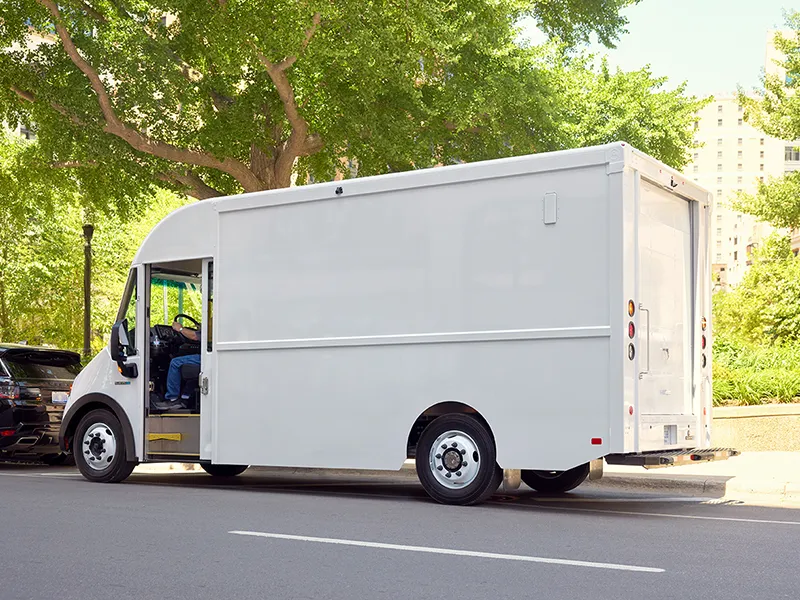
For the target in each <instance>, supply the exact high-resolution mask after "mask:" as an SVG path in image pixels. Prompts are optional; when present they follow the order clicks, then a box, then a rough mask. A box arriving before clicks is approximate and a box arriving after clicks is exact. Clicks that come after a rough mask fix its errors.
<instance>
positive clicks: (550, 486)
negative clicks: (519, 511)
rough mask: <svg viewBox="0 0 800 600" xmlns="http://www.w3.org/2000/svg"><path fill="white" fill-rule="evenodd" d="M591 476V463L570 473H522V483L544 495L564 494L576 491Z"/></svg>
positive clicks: (571, 470)
mask: <svg viewBox="0 0 800 600" xmlns="http://www.w3.org/2000/svg"><path fill="white" fill-rule="evenodd" d="M588 476H589V463H586V464H583V465H580V466H577V467H575V468H574V469H570V470H569V471H522V481H524V482H525V484H526V485H527V486H528V487H532V488H533V489H535V490H536V491H537V492H542V493H543V494H563V493H564V492H568V491H570V490H574V489H575V488H576V487H578V486H579V485H580V484H582V483H583V482H584V481H586V478H587V477H588Z"/></svg>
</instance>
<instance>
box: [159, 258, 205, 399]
mask: <svg viewBox="0 0 800 600" xmlns="http://www.w3.org/2000/svg"><path fill="white" fill-rule="evenodd" d="M193 263H196V264H193ZM200 269H201V263H200V261H186V262H185V263H182V264H180V265H176V264H174V263H171V264H169V265H164V266H161V265H154V266H153V267H152V268H151V270H150V348H149V373H150V380H149V388H150V389H149V391H150V412H151V413H163V412H165V411H167V410H169V411H170V412H175V411H179V412H188V413H191V414H198V413H199V411H200V389H199V383H198V381H199V375H200V359H199V356H200V344H201V340H200V329H201V326H200V320H201V315H202V294H201V283H202V276H201V273H200ZM175 324H177V325H175ZM174 325H175V326H174ZM180 357H196V361H193V362H189V363H187V364H183V365H181V366H180V367H179V368H178V372H179V374H180V390H179V396H178V400H179V402H178V407H177V408H175V407H174V406H172V405H171V403H169V402H167V401H166V396H167V381H168V376H169V369H170V364H171V363H172V361H173V360H175V359H176V358H180Z"/></svg>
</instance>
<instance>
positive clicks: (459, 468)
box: [428, 430, 481, 490]
mask: <svg viewBox="0 0 800 600" xmlns="http://www.w3.org/2000/svg"><path fill="white" fill-rule="evenodd" d="M480 458H481V457H480V452H478V445H477V444H476V443H475V440H473V439H472V437H471V436H469V435H467V434H466V433H464V432H463V431H455V430H452V431H446V432H445V433H443V434H442V435H440V436H439V437H438V438H436V442H434V444H433V446H432V448H431V452H430V455H429V456H428V464H429V466H430V469H431V473H433V476H434V478H435V479H436V481H437V482H438V483H440V484H441V485H443V486H444V487H446V488H449V489H451V490H452V489H459V488H463V487H466V486H468V485H469V484H470V483H472V482H473V481H475V478H476V477H477V476H478V471H479V461H480Z"/></svg>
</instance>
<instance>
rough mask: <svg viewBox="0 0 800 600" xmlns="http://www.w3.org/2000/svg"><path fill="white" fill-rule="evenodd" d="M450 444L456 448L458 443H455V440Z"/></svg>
mask: <svg viewBox="0 0 800 600" xmlns="http://www.w3.org/2000/svg"><path fill="white" fill-rule="evenodd" d="M450 445H451V446H452V447H453V448H458V444H457V443H456V442H453V443H452V444H450Z"/></svg>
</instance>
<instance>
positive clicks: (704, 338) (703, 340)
mask: <svg viewBox="0 0 800 600" xmlns="http://www.w3.org/2000/svg"><path fill="white" fill-rule="evenodd" d="M700 347H701V348H702V349H703V350H705V349H706V336H701V337H700Z"/></svg>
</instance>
